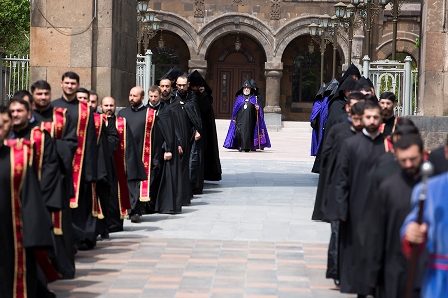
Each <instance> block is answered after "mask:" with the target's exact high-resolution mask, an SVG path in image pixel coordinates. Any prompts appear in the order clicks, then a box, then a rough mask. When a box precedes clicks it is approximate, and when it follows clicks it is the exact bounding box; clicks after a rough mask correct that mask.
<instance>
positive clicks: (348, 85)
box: [339, 76, 358, 91]
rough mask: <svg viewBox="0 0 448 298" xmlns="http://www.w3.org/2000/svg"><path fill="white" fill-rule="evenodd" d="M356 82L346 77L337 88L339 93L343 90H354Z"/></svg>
mask: <svg viewBox="0 0 448 298" xmlns="http://www.w3.org/2000/svg"><path fill="white" fill-rule="evenodd" d="M357 83H358V82H356V80H355V79H354V78H352V77H350V76H349V77H347V78H346V79H345V80H344V82H342V84H341V86H340V87H339V91H343V90H352V91H354V90H356V85H357Z"/></svg>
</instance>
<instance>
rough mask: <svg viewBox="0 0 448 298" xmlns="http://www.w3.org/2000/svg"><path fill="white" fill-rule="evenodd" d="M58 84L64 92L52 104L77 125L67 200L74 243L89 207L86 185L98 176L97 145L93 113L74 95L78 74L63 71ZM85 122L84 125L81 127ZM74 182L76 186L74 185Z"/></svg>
mask: <svg viewBox="0 0 448 298" xmlns="http://www.w3.org/2000/svg"><path fill="white" fill-rule="evenodd" d="M61 86H62V92H63V95H62V97H61V98H58V99H56V100H54V101H52V102H51V105H52V106H53V107H61V108H66V109H67V113H68V115H69V116H70V119H71V121H72V122H73V123H76V125H77V128H76V133H77V136H78V148H77V151H76V153H75V157H74V159H73V169H74V171H73V179H74V183H73V184H74V188H75V195H74V197H73V198H71V200H70V207H71V212H72V227H73V232H74V237H75V243H77V242H78V241H83V240H84V239H85V234H86V223H87V217H86V214H87V209H88V206H87V200H88V199H89V197H88V194H86V192H87V191H88V185H89V184H90V183H91V182H95V181H96V178H97V177H96V176H97V162H96V158H97V156H98V153H97V151H98V149H97V146H96V133H95V123H94V120H93V113H90V109H89V108H88V106H87V105H86V104H85V103H80V102H79V101H78V100H77V99H76V91H77V89H78V87H79V76H78V75H77V74H76V73H74V72H66V73H64V74H63V75H62V81H61ZM80 111H81V113H84V112H86V113H87V114H86V118H84V117H83V116H82V115H81V116H80ZM87 115H88V116H87ZM84 125H85V127H81V126H84ZM80 140H83V144H82V143H80ZM77 154H79V155H77ZM79 156H82V162H81V159H78V157H79ZM78 163H79V164H78ZM76 176H78V177H79V180H78V183H76V181H75V180H76ZM86 182H87V183H86ZM75 183H76V184H77V187H75Z"/></svg>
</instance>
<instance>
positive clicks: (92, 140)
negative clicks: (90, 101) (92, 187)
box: [83, 110, 98, 182]
mask: <svg viewBox="0 0 448 298" xmlns="http://www.w3.org/2000/svg"><path fill="white" fill-rule="evenodd" d="M97 157H98V148H97V145H96V132H95V122H94V120H93V111H92V110H91V112H90V116H89V124H88V127H87V136H86V144H85V148H84V162H83V168H84V169H83V173H84V181H85V182H94V181H96V179H97V173H98V163H97Z"/></svg>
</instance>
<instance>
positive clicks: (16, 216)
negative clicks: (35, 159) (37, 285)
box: [10, 140, 30, 298]
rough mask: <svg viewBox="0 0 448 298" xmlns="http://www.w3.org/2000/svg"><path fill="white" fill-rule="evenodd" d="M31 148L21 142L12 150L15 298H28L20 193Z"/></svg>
mask: <svg viewBox="0 0 448 298" xmlns="http://www.w3.org/2000/svg"><path fill="white" fill-rule="evenodd" d="M29 154H30V153H29V147H28V146H27V145H25V144H23V143H22V142H21V141H20V140H19V141H18V142H17V143H16V145H15V146H13V147H11V149H10V160H11V176H10V177H11V214H12V226H13V235H14V253H15V257H14V289H13V298H25V297H27V287H26V251H25V248H24V247H23V245H22V243H23V239H22V237H23V227H22V210H21V209H22V203H21V199H20V193H21V191H22V184H23V180H24V179H25V174H26V168H27V165H28V162H29V161H28V157H29V156H30V155H29Z"/></svg>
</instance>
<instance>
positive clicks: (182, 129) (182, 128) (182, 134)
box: [169, 90, 202, 205]
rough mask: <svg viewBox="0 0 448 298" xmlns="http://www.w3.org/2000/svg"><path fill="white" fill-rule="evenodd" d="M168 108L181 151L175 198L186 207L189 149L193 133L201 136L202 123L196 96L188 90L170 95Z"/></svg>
mask: <svg viewBox="0 0 448 298" xmlns="http://www.w3.org/2000/svg"><path fill="white" fill-rule="evenodd" d="M169 107H170V109H171V112H172V114H173V120H174V129H175V133H176V138H177V145H180V146H181V147H182V150H183V154H182V156H180V157H179V158H178V160H179V162H178V166H179V170H178V176H177V179H178V185H177V189H178V194H177V196H180V197H181V201H182V205H188V204H190V202H191V197H192V196H193V194H192V186H191V184H190V153H191V147H192V145H193V142H195V140H194V135H195V132H196V131H198V132H199V133H200V134H201V135H202V123H201V118H200V116H199V111H198V104H197V99H196V95H195V94H194V92H192V91H190V90H189V91H187V92H186V93H185V94H183V95H180V94H179V93H178V92H177V91H174V92H172V94H171V98H170V104H169ZM176 200H178V199H176Z"/></svg>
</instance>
